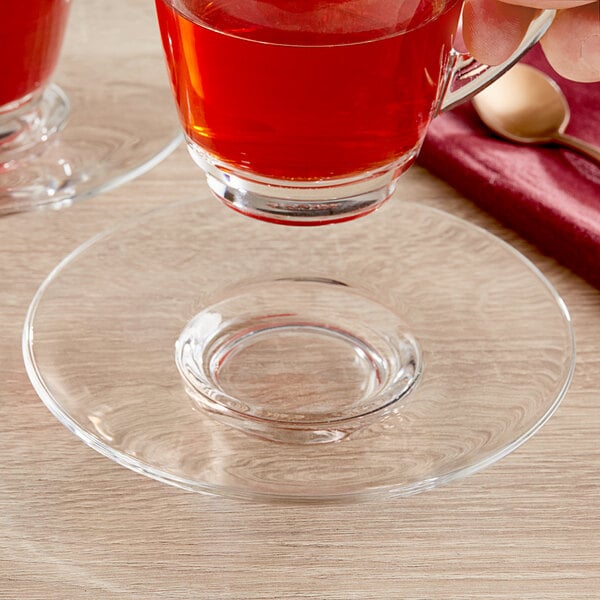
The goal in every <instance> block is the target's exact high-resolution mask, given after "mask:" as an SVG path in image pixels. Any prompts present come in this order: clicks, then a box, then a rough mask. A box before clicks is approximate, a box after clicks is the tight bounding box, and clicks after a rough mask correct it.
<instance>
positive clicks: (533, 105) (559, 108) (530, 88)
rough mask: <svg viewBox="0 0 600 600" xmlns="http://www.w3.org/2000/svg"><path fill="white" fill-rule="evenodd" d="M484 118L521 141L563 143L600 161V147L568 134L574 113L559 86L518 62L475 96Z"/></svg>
mask: <svg viewBox="0 0 600 600" xmlns="http://www.w3.org/2000/svg"><path fill="white" fill-rule="evenodd" d="M473 106H474V107H475V110H476V111H477V114H478V115H479V117H480V118H481V120H482V121H483V122H484V123H485V124H486V125H487V126H488V127H489V128H490V129H491V130H492V131H494V132H495V133H497V134H498V135H499V136H501V137H503V138H506V139H508V140H510V141H513V142H518V143H520V144H559V145H561V146H565V147H566V148H569V149H570V150H574V151H575V152H579V154H582V155H583V156H587V157H588V158H589V159H591V160H593V161H595V162H596V163H597V164H600V148H598V147H595V146H593V145H592V144H589V143H587V142H584V141H583V140H580V139H578V138H575V137H573V136H571V135H567V134H566V133H564V131H565V129H566V127H567V124H568V122H569V117H570V112H569V105H568V104H567V100H566V98H565V97H564V95H563V93H562V91H561V90H560V88H559V87H558V85H557V84H556V83H555V82H554V81H553V80H552V79H550V78H549V77H547V76H546V75H545V74H544V73H542V72H541V71H539V70H538V69H535V68H533V67H530V66H528V65H524V64H517V65H515V66H514V67H513V68H512V69H511V70H510V71H508V72H507V73H505V74H504V75H503V76H502V77H500V79H498V80H497V81H495V82H494V83H492V84H491V85H490V86H488V87H487V88H486V89H484V90H483V91H482V92H480V93H479V94H477V96H475V97H474V98H473Z"/></svg>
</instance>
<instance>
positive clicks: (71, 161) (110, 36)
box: [0, 0, 182, 216]
mask: <svg viewBox="0 0 600 600" xmlns="http://www.w3.org/2000/svg"><path fill="white" fill-rule="evenodd" d="M124 22H127V32H128V35H127V38H126V39H124V38H123V30H122V27H121V24H122V23H124ZM46 105H48V110H50V108H51V107H54V109H56V110H55V112H56V118H57V119H58V120H59V121H60V122H58V123H56V124H55V126H53V129H54V130H56V131H57V132H56V133H54V134H53V135H51V136H50V137H49V138H48V140H47V141H45V142H43V143H40V144H38V145H37V146H35V147H34V148H33V149H29V150H27V151H26V152H25V151H23V152H22V153H21V154H19V155H14V156H13V155H11V156H10V161H9V160H8V157H5V158H6V159H7V162H6V167H5V169H4V170H1V169H0V216H1V215H6V214H10V213H15V212H23V211H29V210H33V209H38V208H42V207H52V208H61V207H64V206H69V205H71V204H72V203H73V202H74V201H76V200H82V199H84V198H88V197H91V196H94V195H96V194H98V193H100V192H102V191H106V190H108V189H111V188H113V187H116V186H118V185H120V184H123V183H125V182H127V181H129V180H131V179H133V178H134V177H137V176H139V175H141V174H142V173H145V172H146V171H147V170H149V169H150V168H152V167H153V166H154V165H156V164H157V163H158V162H160V161H161V160H162V159H164V158H165V157H166V156H168V155H169V154H170V153H171V152H172V151H173V150H174V149H175V148H176V147H177V145H178V144H179V143H180V141H181V140H182V135H181V133H180V131H181V129H180V126H179V122H178V119H177V116H176V112H175V107H174V104H173V100H172V96H171V93H170V90H169V85H168V78H167V74H166V69H165V65H164V58H163V56H162V51H161V44H160V37H159V34H158V30H157V25H156V16H155V14H154V11H153V10H150V9H149V8H148V3H147V2H145V1H142V0H137V1H133V2H121V1H120V0H104V1H102V2H100V1H97V2H73V6H72V9H71V14H70V18H69V21H68V23H67V30H66V37H65V44H64V47H63V50H62V53H61V58H60V60H59V64H58V68H57V71H56V73H55V74H54V77H53V83H52V84H51V85H50V86H49V87H48V88H47V89H46V91H45V94H44V100H43V102H42V111H43V110H45V108H44V107H45V106H46ZM63 120H64V123H63Z"/></svg>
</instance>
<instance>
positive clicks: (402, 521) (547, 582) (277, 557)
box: [0, 9, 600, 600]
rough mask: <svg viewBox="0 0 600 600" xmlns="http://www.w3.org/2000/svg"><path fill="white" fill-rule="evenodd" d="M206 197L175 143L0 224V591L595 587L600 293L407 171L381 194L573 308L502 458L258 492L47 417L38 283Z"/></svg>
mask: <svg viewBox="0 0 600 600" xmlns="http://www.w3.org/2000/svg"><path fill="white" fill-rule="evenodd" d="M149 10H150V9H149ZM205 191H206V187H205V184H204V182H203V178H202V175H201V173H200V172H199V170H198V169H197V167H195V165H193V164H192V162H191V160H190V159H189V158H188V156H187V154H186V152H185V150H184V149H183V148H180V149H179V150H177V151H176V152H175V153H174V154H173V155H172V156H171V157H169V158H168V159H167V160H166V161H164V162H163V163H162V164H160V165H159V166H157V167H156V168H155V169H153V170H152V171H151V172H150V173H148V174H146V175H144V176H143V177H141V178H139V179H137V180H136V181H134V182H131V183H129V184H127V185H125V186H123V187H121V188H119V189H117V190H113V191H112V192H109V193H106V194H103V195H102V196H100V197H97V198H94V199H91V200H88V201H85V202H83V203H81V204H79V205H76V206H74V207H72V208H69V209H67V210H63V211H60V212H52V211H48V212H37V213H28V214H21V215H13V216H10V217H6V218H4V219H2V220H0V327H1V331H2V334H1V336H0V465H1V471H0V473H1V477H0V598H3V599H11V600H13V599H14V600H19V599H33V598H36V599H38V598H39V599H61V600H63V599H87V598H94V599H105V598H106V599H112V598H134V599H140V600H141V599H150V598H165V599H166V598H168V599H192V598H194V599H196V598H215V599H223V600H225V599H227V600H229V599H238V598H239V599H249V600H258V599H280V598H323V599H340V600H342V599H356V598H365V599H367V598H368V599H391V598H410V599H417V598H419V599H429V598H431V599H438V598H439V599H442V598H444V599H447V598H489V599H506V600H509V599H510V600H514V599H523V600H533V599H536V600H537V599H557V600H558V599H561V600H562V599H565V598H573V599H592V598H598V597H600V592H599V591H598V590H599V589H600V506H599V500H598V494H599V491H600V472H599V466H600V444H599V443H598V440H599V437H600V410H599V408H598V402H599V396H598V394H599V390H600V358H599V354H598V344H599V342H598V340H600V294H599V293H598V291H597V290H595V289H593V288H592V287H590V286H589V285H587V284H586V283H585V282H583V281H582V280H580V279H579V278H578V277H576V276H574V275H573V274H571V273H570V272H568V271H567V270H566V269H564V268H563V267H561V266H560V265H558V264H557V263H555V262H554V261H553V260H551V259H549V258H548V257H545V256H543V255H542V254H540V253H539V252H538V251H537V250H536V249H535V248H533V247H532V246H530V245H528V244H527V243H526V242H525V241H523V240H522V239H520V238H519V237H518V236H516V235H515V234H513V233H512V232H510V231H508V230H506V229H505V228H503V227H502V226H500V225H499V224H498V223H497V222H496V221H494V220H493V219H491V218H490V217H488V216H487V215H485V214H483V213H482V212H481V211H479V210H478V209H477V208H476V207H475V206H474V205H473V204H471V203H470V202H469V201H467V200H465V199H464V198H462V197H461V196H459V195H458V194H457V193H456V192H454V191H453V190H452V189H450V188H449V187H447V186H446V185H445V184H444V183H442V182H440V181H439V180H437V179H435V178H433V177H432V176H431V175H429V174H428V173H427V172H425V171H423V170H421V169H420V168H418V167H416V168H414V169H413V170H412V171H411V172H409V173H408V174H407V175H406V176H405V177H404V179H403V182H402V186H401V190H400V191H399V193H398V194H397V196H398V197H397V198H395V199H394V200H393V201H402V198H410V199H413V200H417V201H419V202H422V203H425V204H428V205H431V206H435V207H438V208H441V209H443V210H446V211H448V212H450V213H452V214H455V215H458V216H461V217H463V218H465V219H467V220H469V221H471V222H474V223H476V224H478V225H480V226H482V227H484V228H486V229H488V230H489V231H492V232H493V233H495V234H497V235H498V236H499V237H501V238H502V239H504V240H506V241H508V242H509V243H511V244H512V245H514V246H515V247H516V248H517V249H518V250H520V251H521V252H523V253H524V254H525V255H526V256H527V257H529V258H530V259H531V260H532V261H533V262H534V263H535V264H536V265H537V266H538V267H539V268H540V269H541V270H542V271H543V272H544V273H545V274H546V275H547V276H548V278H549V279H550V281H551V282H552V283H553V284H554V285H555V287H556V288H557V290H558V292H559V293H560V294H561V295H562V296H563V298H564V300H565V301H566V303H567V305H568V307H569V309H570V312H571V314H572V317H573V321H574V327H575V331H576V335H577V344H578V364H577V369H576V374H575V378H574V380H573V383H572V386H571V388H570V390H569V392H568V394H567V396H566V398H565V400H564V401H563V404H562V405H561V407H560V408H559V410H558V412H557V413H556V414H555V415H554V417H553V418H552V419H551V420H550V421H549V422H548V423H547V424H546V425H545V426H544V427H543V429H542V430H541V431H540V432H539V433H538V434H537V435H536V436H535V437H534V438H532V439H531V440H530V441H528V442H527V443H526V444H525V445H524V446H522V447H521V448H520V449H518V450H517V451H516V452H514V453H513V454H511V455H510V456H508V457H507V458H505V459H503V460H502V461H500V462H499V463H497V464H496V465H494V466H492V467H490V468H488V469H486V470H484V471H482V472H480V473H478V474H476V475H474V476H471V477H469V478H467V479H466V480H463V481H461V482H458V483H453V484H451V485H448V486H446V487H442V488H439V489H437V490H435V491H433V492H427V493H425V494H420V495H417V496H413V497H410V498H405V499H398V500H387V501H383V502H369V503H365V504H356V505H341V506H339V505H329V506H317V505H310V506H304V505H294V504H285V505H278V504H259V503H252V502H242V501H234V500H227V499H222V498H216V497H208V496H202V495H198V494H192V493H187V492H183V491H181V490H178V489H175V488H172V487H169V486H166V485H164V484H161V483H158V482H156V481H153V480H150V479H147V478H144V477H142V476H140V475H137V474H135V473H133V472H130V471H128V470H126V469H124V468H122V467H121V466H119V465H117V464H115V463H113V462H111V461H109V460H108V459H106V458H104V457H102V456H100V455H99V454H97V453H95V452H94V451H93V450H91V449H90V448H88V447H87V446H85V445H84V444H83V443H82V442H80V441H79V440H78V439H76V438H75V437H74V436H73V435H72V434H71V433H70V432H69V431H67V430H66V429H65V428H64V427H63V426H62V425H60V424H59V423H58V422H57V421H56V420H55V419H54V418H53V417H52V416H51V415H50V413H49V412H48V410H47V409H46V408H45V407H44V406H43V404H42V403H41V401H40V400H39V399H38V397H37V395H36V393H35V392H34V391H33V389H32V387H31V384H30V383H29V380H28V378H27V375H26V373H25V369H24V367H23V361H22V358H21V330H22V325H23V320H24V316H25V312H26V310H27V307H28V304H29V302H30V300H31V298H32V296H33V294H34V293H35V291H36V289H37V287H38V285H39V284H40V283H41V281H42V280H43V279H44V277H45V276H46V275H47V274H48V272H49V271H50V270H51V269H52V268H53V267H54V266H55V265H56V263H57V262H58V261H59V260H60V259H61V258H62V257H63V256H64V255H65V254H67V253H68V252H69V251H71V250H72V249H74V248H75V247H76V246H77V245H79V244H80V243H82V242H83V241H85V240H86V239H88V238H89V237H90V236H92V235H93V234H95V233H97V232H99V231H101V230H103V229H105V228H107V227H109V226H111V225H113V224H115V223H116V222H117V221H119V220H122V219H124V218H126V217H129V216H133V215H138V214H141V213H143V212H145V211H147V210H150V209H152V208H156V207H159V206H164V205H166V204H167V203H170V202H173V201H176V200H180V199H186V198H190V197H194V196H201V195H202V194H203V193H204V192H205ZM215 227H218V223H215Z"/></svg>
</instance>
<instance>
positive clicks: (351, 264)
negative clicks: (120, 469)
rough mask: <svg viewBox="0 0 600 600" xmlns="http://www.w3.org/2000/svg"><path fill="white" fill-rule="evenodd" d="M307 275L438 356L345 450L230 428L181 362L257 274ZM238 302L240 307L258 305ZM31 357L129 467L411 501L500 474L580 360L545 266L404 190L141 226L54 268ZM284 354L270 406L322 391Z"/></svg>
mask: <svg viewBox="0 0 600 600" xmlns="http://www.w3.org/2000/svg"><path fill="white" fill-rule="evenodd" d="M298 280H301V281H310V282H311V285H312V282H330V281H335V282H342V283H343V284H344V285H347V286H350V287H351V288H352V289H355V290H360V296H361V298H365V297H367V296H370V298H372V299H375V300H376V302H377V305H378V306H380V307H385V309H381V310H382V312H383V313H384V314H385V315H388V312H391V313H393V314H394V315H398V316H399V317H400V318H401V320H402V322H403V323H404V324H406V327H407V328H408V331H409V332H410V334H411V335H412V336H414V340H416V341H417V342H418V345H419V348H420V352H421V355H420V359H421V361H422V368H420V370H421V371H422V372H420V377H419V382H418V385H416V386H414V388H413V389H411V390H410V393H409V394H408V396H407V397H406V398H404V400H403V401H402V402H400V404H399V406H398V407H397V409H396V410H394V411H391V412H389V413H388V414H386V415H385V418H383V417H382V418H380V419H375V420H372V421H369V422H368V423H366V424H365V426H364V427H360V428H356V430H353V431H352V432H351V433H350V435H348V436H347V437H345V439H343V440H342V441H336V442H329V443H322V444H302V443H282V442H277V441H272V440H268V439H264V438H263V437H260V436H259V435H254V434H250V433H248V432H246V431H241V430H240V429H239V428H237V427H235V426H234V427H231V426H230V424H229V423H227V419H225V422H223V419H219V418H217V417H218V415H217V416H215V415H214V414H212V413H211V412H210V411H209V410H207V409H206V408H205V407H203V406H201V405H200V404H199V403H198V402H196V401H195V400H194V395H193V394H190V395H188V393H187V391H186V386H185V385H184V382H183V380H182V378H181V375H180V373H179V372H178V368H177V365H176V360H175V354H176V350H175V346H176V343H177V342H178V340H179V338H180V335H181V333H182V331H185V329H186V325H187V324H188V323H189V322H190V321H191V320H192V321H193V318H194V317H195V315H199V314H200V315H203V318H204V320H206V314H207V313H206V308H207V307H209V306H215V305H219V303H220V302H221V300H220V298H222V297H224V296H225V297H227V296H228V294H229V291H230V290H232V289H233V290H240V289H241V290H243V292H242V293H240V294H237V295H235V294H234V300H235V301H236V302H237V299H239V298H240V297H243V294H245V293H246V291H247V290H248V289H249V288H248V286H250V288H252V289H253V286H254V285H255V284H256V282H264V281H271V282H281V281H298ZM248 282H250V283H248ZM240 286H241V287H240ZM258 286H259V289H260V283H259V284H258ZM336 290H337V288H336ZM335 293H337V292H335ZM332 297H335V296H332ZM215 303H216V304H215ZM234 306H235V307H236V308H235V310H233V311H232V314H233V315H235V314H236V311H238V310H242V311H243V310H244V308H243V306H244V304H243V303H239V302H238V303H237V304H234ZM330 310H331V305H328V306H327V307H326V310H324V311H323V312H325V313H328V312H329V311H330ZM368 312H369V311H368V310H367V311H366V313H368ZM214 315H216V313H214ZM276 316H277V317H280V316H281V315H280V314H278V315H276ZM283 316H285V317H286V316H287V315H283ZM362 317H364V318H365V319H366V320H367V321H368V319H369V317H370V315H369V314H364V315H362ZM385 318H387V317H385ZM215 319H217V320H218V317H217V316H213V320H215ZM411 339H412V338H411ZM333 342H335V343H337V338H335V339H334V340H333ZM333 342H332V343H333ZM314 349H315V347H314V346H313V345H312V344H310V343H309V344H304V343H303V341H302V339H301V338H299V341H298V343H295V345H294V344H292V355H293V356H297V359H298V361H299V364H304V361H309V362H308V363H307V364H310V360H311V359H313V358H314V357H313V355H312V352H313V350H314ZM287 351H289V348H287V349H286V352H287ZM23 352H24V358H25V364H26V368H27V372H28V374H29V377H30V379H31V381H32V383H33V386H34V387H35V389H36V391H37V392H38V394H39V395H40V397H41V398H42V400H43V401H44V403H45V404H46V405H47V407H48V408H49V409H50V411H51V412H52V413H53V414H54V415H55V416H56V417H57V418H58V419H59V420H60V421H61V422H62V423H63V424H64V425H65V426H66V427H67V428H68V429H70V430H71V431H72V432H73V433H75V434H76V435H77V436H78V437H79V438H81V439H82V440H83V441H84V442H85V443H86V444H88V445H89V446H91V447H92V448H94V449H96V450H97V451H98V452H100V453H102V454H103V455H105V456H108V457H109V458H111V459H113V460H115V461H116V462H118V463H120V464H121V465H124V466H126V467H128V468H130V469H132V470H134V471H136V472H138V473H142V474H144V475H147V476H150V477H153V478H155V479H158V480H160V481H163V482H166V483H169V484H173V485H176V486H179V487H182V488H185V489H188V490H193V491H198V492H205V493H210V494H218V495H225V496H230V497H238V498H250V499H255V500H256V499H258V500H272V499H280V500H283V499H287V500H302V501H332V500H344V501H348V500H366V499H371V498H379V497H386V496H403V495H408V494H413V493H416V492H420V491H423V490H427V489H430V488H434V487H436V486H438V485H440V484H443V483H445V482H449V481H451V480H454V479H457V478H459V477H464V476H466V475H469V474H471V473H474V472H476V471H478V470H480V469H482V468H484V467H486V466H489V465H491V464H492V463H494V462H495V461H497V460H499V459H500V458H502V457H504V456H505V455H507V454H508V453H509V452H511V451H512V450H514V449H516V448H517V447H518V446H519V445H521V444H522V443H523V442H525V441H526V440H527V439H528V438H529V437H530V436H532V435H533V434H534V433H535V432H536V431H537V430H538V429H539V428H540V427H541V426H542V425H543V424H544V423H545V422H546V420H547V419H548V418H549V417H550V416H551V415H552V414H553V413H554V411H555V410H556V409H557V407H558V405H559V403H560V401H561V399H562V398H563V396H564V395H565V393H566V390H567V388H568V385H569V382H570V380H571V377H572V373H573V368H574V363H575V353H574V338H573V332H572V328H571V322H570V318H569V315H568V312H567V309H566V307H565V305H564V303H563V301H562V300H561V299H560V297H559V296H558V295H557V294H556V292H555V291H554V289H553V288H552V286H551V285H550V284H549V283H548V281H547V280H546V279H545V278H544V277H543V275H542V274H541V273H540V272H539V271H538V270H537V269H536V268H535V267H534V266H533V265H532V264H531V263H530V262H529V261H528V260H527V259H525V258H524V257H523V256H521V255H520V254H518V253H517V252H516V251H515V250H513V249H512V248H511V247H509V246H508V245H507V244H505V243H504V242H502V241H500V240H498V239H497V238H495V237H493V236H492V235H490V234H489V233H487V232H485V231H483V230H482V229H479V228H477V227H475V226H473V225H471V224H469V223H466V222H464V221H461V220H459V219H457V218H455V217H453V216H450V215H448V214H446V213H443V212H440V211H437V210H434V209H431V208H428V207H425V206H421V205H418V204H413V203H408V202H403V201H401V200H398V199H393V200H392V201H390V202H388V204H387V205H386V206H384V207H383V208H381V209H380V210H379V211H378V212H376V213H374V214H372V215H370V216H368V217H365V218H363V219H359V220H357V221H352V222H347V223H341V224H337V225H335V226H330V227H314V228H310V227H309V228H288V227H281V226H273V225H271V224H268V223H262V222H259V221H255V220H252V219H248V218H246V217H243V216H240V215H238V214H237V213H235V212H234V211H230V210H227V209H226V208H224V207H222V206H221V205H220V204H219V203H218V202H216V201H215V200H214V199H213V198H204V199H202V200H201V201H198V200H194V201H186V202H181V203H177V204H172V205H170V206H168V207H166V208H162V209H160V210H158V211H155V212H152V213H150V214H148V215H145V216H143V217H142V218H138V219H136V220H132V221H128V222H126V223H124V224H121V225H120V226H118V227H117V228H115V229H112V230H110V231H108V232H106V233H104V234H101V235H99V236H97V237H95V238H93V239H91V240H89V241H88V242H87V243H86V244H84V245H83V246H81V247H80V248H79V249H77V250H76V251H74V252H73V253H72V254H70V255H69V256H67V257H66V258H65V259H64V260H63V261H62V262H61V263H60V264H59V265H58V266H57V267H56V268H55V269H54V271H53V272H52V273H51V274H50V275H49V276H48V278H47V279H46V281H45V282H44V283H43V285H42V286H41V287H40V289H39V291H38V292H37V294H36V296H35V298H34V299H33V302H32V304H31V306H30V308H29V312H28V315H27V318H26V323H25V328H24V333H23ZM307 354H308V356H307ZM282 356H283V355H282ZM281 360H282V364H283V361H284V358H282V359H281ZM358 362H359V363H360V364H363V363H364V361H363V363H361V362H360V361H358ZM277 363H278V359H277V357H275V358H273V357H271V358H270V362H260V361H256V362H253V363H252V364H250V365H246V366H245V367H244V368H246V369H247V370H246V375H247V382H248V386H250V387H251V386H254V385H255V384H256V385H257V386H259V388H260V389H261V390H262V392H261V393H262V394H263V395H262V396H261V397H262V399H263V405H262V406H261V407H260V408H261V410H263V411H265V410H267V409H266V405H267V404H268V400H269V398H270V397H272V398H273V399H277V401H279V399H280V397H282V396H284V398H283V399H284V400H288V399H289V398H290V397H292V396H293V395H294V394H295V393H296V392H297V393H298V394H297V395H298V396H301V395H302V392H303V391H304V390H305V386H306V378H305V377H304V376H306V375H307V374H306V373H304V372H302V370H296V371H293V369H291V367H290V365H287V366H286V367H285V368H290V369H291V370H290V372H289V373H288V372H287V371H285V369H284V372H276V371H277V368H278V366H279V365H278V364H277ZM313 363H315V371H318V378H319V379H318V380H319V381H320V382H324V383H325V389H333V388H335V387H336V386H338V385H342V386H344V385H346V383H347V379H349V378H347V377H345V376H344V371H343V370H339V371H335V372H330V373H329V374H328V373H325V374H324V373H323V371H322V369H321V370H319V369H318V364H317V363H318V360H317V361H315V360H313ZM361 368H362V367H361ZM274 371H275V372H274ZM242 374H243V373H242ZM324 375H325V376H324ZM327 375H329V377H327ZM241 385H242V387H244V385H245V382H244V380H242V383H241ZM319 385H321V383H319ZM282 386H283V388H282ZM328 386H329V387H328ZM253 389H254V388H253ZM319 389H320V388H319ZM284 392H285V393H284ZM269 394H271V396H269ZM322 399H323V402H326V401H327V400H328V396H327V394H324V396H323V398H322ZM314 400H315V398H313V404H312V405H311V406H312V409H311V410H314V411H315V413H318V414H320V405H319V400H320V399H319V397H318V395H317V397H316V402H314ZM286 406H287V405H286ZM286 410H288V413H289V412H290V411H291V409H289V407H286ZM221 416H222V415H221Z"/></svg>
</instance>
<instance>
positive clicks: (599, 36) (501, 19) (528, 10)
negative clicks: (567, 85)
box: [463, 0, 600, 82]
mask: <svg viewBox="0 0 600 600" xmlns="http://www.w3.org/2000/svg"><path fill="white" fill-rule="evenodd" d="M542 8H555V9H557V10H558V13H557V15H556V18H555V19H554V22H553V23H552V25H551V27H550V29H549V30H548V32H547V33H546V35H545V36H544V37H543V38H542V40H541V45H542V48H543V50H544V53H545V54H546V57H547V58H548V61H549V62H550V64H551V65H552V67H553V68H554V70H555V71H556V72H557V73H558V74H559V75H562V76H563V77H566V78H568V79H573V80H574V81H588V82H589V81H600V0H466V1H465V7H464V11H463V36H464V40H465V43H466V45H467V48H468V49H469V52H471V54H472V55H473V56H474V57H475V58H477V59H478V60H480V61H481V62H483V63H486V64H491V65H493V64H498V63H500V62H502V61H503V60H505V59H506V58H508V57H509V56H510V54H512V52H514V50H515V49H516V48H517V46H518V45H519V43H520V41H521V39H522V38H523V35H524V34H525V32H526V31H527V27H528V26H529V23H530V22H531V20H532V19H533V18H534V17H535V16H536V15H537V14H538V11H539V9H542Z"/></svg>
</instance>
